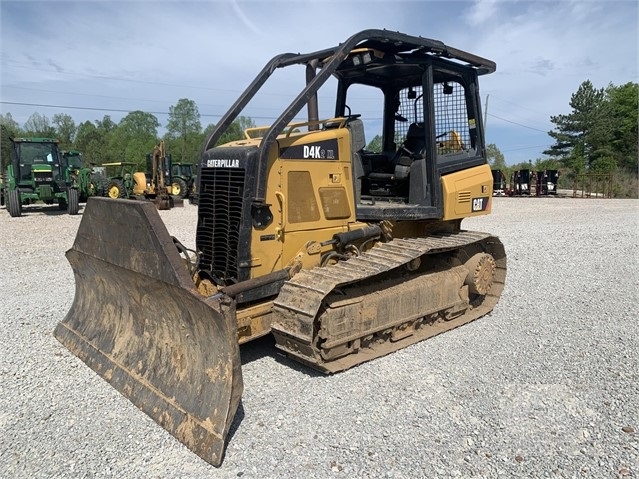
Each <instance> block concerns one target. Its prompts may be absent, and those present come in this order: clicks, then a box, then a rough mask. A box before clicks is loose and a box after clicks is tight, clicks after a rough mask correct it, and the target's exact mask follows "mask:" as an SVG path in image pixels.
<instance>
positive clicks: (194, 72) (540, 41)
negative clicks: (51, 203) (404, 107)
mask: <svg viewBox="0 0 639 479" xmlns="http://www.w3.org/2000/svg"><path fill="white" fill-rule="evenodd" d="M638 5H639V3H638V2H636V1H602V0H600V1H586V0H580V1H568V0H566V1H554V2H551V1H541V0H538V1H514V0H511V1H506V0H502V1H496V0H476V1H470V2H466V1H446V2H440V1H427V0H423V1H419V0H412V1H401V0H399V1H393V0H386V1H379V0H365V1H364V0H361V1H360V0H341V1H323V0H297V1H269V0H265V1H257V0H253V1H243V0H208V1H204V0H201V1H193V2H189V1H174V0H164V1H163V0H153V1H151V0H147V1H145V0H137V1H126V0H123V1H120V0H115V1H113V0H111V1H108V2H102V1H94V0H83V1H66V2H59V1H30V0H22V1H11V0H0V27H1V29H0V55H1V56H0V111H1V112H2V114H6V113H11V115H12V117H13V119H14V120H15V121H16V122H18V124H20V125H23V124H24V123H25V122H26V121H27V120H28V118H29V116H30V115H31V114H33V113H35V112H38V113H40V114H41V115H46V116H47V117H48V118H49V119H51V118H52V117H53V115H55V114H56V113H66V114H68V115H70V116H72V117H73V119H74V120H75V122H76V124H79V123H81V122H84V121H87V120H88V121H96V120H101V119H102V118H103V117H104V116H105V115H109V116H110V117H111V119H112V120H113V121H115V122H116V123H117V122H118V121H120V120H121V119H122V117H124V116H125V115H126V114H127V113H128V112H129V111H134V110H142V111H147V112H150V113H153V114H155V115H156V117H157V118H158V120H159V121H160V123H161V125H162V127H164V126H165V125H166V122H167V119H168V112H169V108H170V107H171V106H173V105H175V104H176V103H177V102H178V100H179V99H181V98H188V99H191V100H194V101H195V103H196V104H197V106H198V109H199V112H200V114H201V122H202V125H203V126H205V125H207V124H209V123H216V122H217V121H218V120H219V118H220V117H221V115H222V114H224V112H225V111H226V110H227V109H228V108H229V107H230V105H231V104H232V103H233V102H234V101H235V99H236V98H237V97H238V96H239V95H240V94H241V92H242V91H243V90H244V88H245V87H246V86H248V84H249V83H250V82H251V81H252V80H253V78H254V77H255V75H257V73H258V72H259V71H260V70H261V69H262V67H263V66H264V65H265V64H266V63H267V61H268V60H270V59H271V58H272V57H273V56H275V55H277V54H279V53H283V52H294V53H298V52H301V53H304V52H312V51H316V50H321V49H323V48H327V47H332V46H334V45H337V44H338V43H340V42H343V41H345V40H346V39H347V38H348V37H350V36H351V35H352V34H354V33H356V32H359V31H361V30H365V29H369V28H380V29H382V28H385V29H387V30H393V31H400V32H402V33H407V34H411V35H419V36H422V37H427V38H432V39H437V40H441V41H443V42H444V43H446V44H447V45H450V46H452V47H455V48H459V49H462V50H466V51H469V52H472V53H475V54H477V55H480V56H482V57H485V58H489V59H491V60H493V61H495V62H496V63H497V71H496V72H495V73H493V74H491V75H487V76H482V77H480V95H481V99H482V108H484V113H485V114H486V119H487V122H486V142H487V143H494V144H496V145H497V147H498V148H499V150H500V151H501V152H502V153H503V154H504V156H505V159H506V163H507V164H509V165H512V164H515V163H519V162H522V161H529V160H532V161H533V162H534V161H535V160H536V159H538V158H544V156H543V153H542V152H543V151H544V150H545V149H547V148H548V147H549V146H550V145H551V144H553V140H552V138H551V137H549V136H548V134H547V132H548V131H549V130H551V129H553V128H554V125H553V124H552V123H551V121H550V117H551V116H553V115H558V114H566V113H570V111H571V108H570V105H569V102H570V97H571V95H572V94H573V93H575V92H576V91H577V89H578V88H579V86H580V85H581V84H582V83H583V82H584V81H585V80H590V81H591V82H592V83H593V85H594V86H595V87H596V88H605V87H607V86H608V85H609V84H610V83H612V84H614V85H622V84H625V83H627V82H638V81H639V76H638V63H639V54H638V43H639V35H638V31H637V25H638V21H639V7H638ZM295 88H297V87H296V86H294V85H293V84H292V83H290V82H289V81H288V79H286V78H285V79H282V81H281V82H280V83H276V84H275V85H274V86H272V87H270V90H268V94H267V95H266V96H265V98H264V99H263V100H262V101H261V103H259V104H258V108H256V109H253V110H251V111H250V112H248V111H247V113H248V114H249V115H248V116H251V118H252V119H254V121H255V122H256V123H257V124H258V125H265V124H269V122H270V121H271V120H272V119H273V118H276V117H277V116H278V115H279V113H280V112H281V111H282V110H283V109H284V108H285V107H286V106H287V104H288V101H287V99H289V98H291V92H295V93H296V91H295ZM322 105H323V104H322V98H321V96H320V113H322V112H323V111H328V112H329V114H330V113H332V105H331V106H330V108H329V107H327V106H326V105H323V107H322ZM362 113H365V112H362ZM160 134H162V128H161V129H160ZM366 135H367V138H366V141H370V140H371V139H372V138H371V137H369V136H370V135H369V132H368V131H367V132H366Z"/></svg>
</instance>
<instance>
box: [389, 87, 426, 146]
mask: <svg viewBox="0 0 639 479" xmlns="http://www.w3.org/2000/svg"><path fill="white" fill-rule="evenodd" d="M423 121H424V99H423V95H422V87H421V86H416V87H413V88H410V89H409V88H404V89H403V90H401V91H400V92H399V107H398V109H397V115H396V117H395V143H396V144H397V145H400V144H401V143H402V142H403V141H404V140H405V139H406V133H407V132H408V127H409V126H410V124H411V123H421V122H423Z"/></svg>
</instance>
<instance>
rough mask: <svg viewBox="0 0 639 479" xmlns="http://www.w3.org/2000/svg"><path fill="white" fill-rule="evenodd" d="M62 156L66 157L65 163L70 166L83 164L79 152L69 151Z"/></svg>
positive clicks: (78, 166)
mask: <svg viewBox="0 0 639 479" xmlns="http://www.w3.org/2000/svg"><path fill="white" fill-rule="evenodd" d="M64 158H65V159H66V162H67V165H68V166H69V167H71V168H82V167H83V166H84V161H83V160H82V154H81V153H69V154H66V155H64Z"/></svg>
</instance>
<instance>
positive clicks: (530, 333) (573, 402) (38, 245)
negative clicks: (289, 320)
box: [0, 198, 639, 478]
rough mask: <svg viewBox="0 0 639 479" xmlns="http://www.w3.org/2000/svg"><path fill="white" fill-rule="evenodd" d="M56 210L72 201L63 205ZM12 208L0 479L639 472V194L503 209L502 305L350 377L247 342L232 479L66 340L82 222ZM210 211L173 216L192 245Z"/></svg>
mask: <svg viewBox="0 0 639 479" xmlns="http://www.w3.org/2000/svg"><path fill="white" fill-rule="evenodd" d="M54 208H55V207H54ZM24 213H25V214H24V216H23V217H21V218H10V217H9V214H8V213H7V211H6V210H5V209H3V210H0V231H1V233H0V235H1V238H2V241H1V242H0V244H1V249H0V261H1V263H2V267H1V271H2V276H1V278H2V288H1V290H0V298H1V304H0V331H1V332H2V350H1V352H0V393H1V394H0V477H2V478H37V477H47V478H48V477H66V478H81V477H117V478H156V477H157V478H159V477H166V478H187V477H188V478H195V477H212V478H231V477H233V478H237V477H243V478H263V477H278V478H280V477H285V478H311V477H318V478H332V477H344V478H353V477H356V478H359V477H362V478H364V477H365V478H379V477H396V478H416V477H424V478H433V477H464V478H466V477H489V478H492V477H504V478H515V477H517V478H518V477H530V478H540V477H566V478H572V477H577V478H581V477H584V478H615V477H623V476H628V477H639V440H638V439H639V326H638V319H637V318H638V317H639V308H638V306H637V304H638V300H639V298H638V291H639V273H638V266H639V261H638V259H639V256H638V255H639V248H638V247H639V215H638V213H639V202H637V201H636V200H601V199H559V198H547V199H545V198H541V199H540V198H496V199H495V201H494V206H493V214H492V215H490V216H488V217H483V218H474V219H472V220H468V221H466V222H465V223H464V226H465V227H466V228H468V229H476V230H482V231H489V232H491V233H494V234H496V235H498V236H499V237H500V238H501V240H502V241H503V243H504V244H505V246H506V251H507V254H508V268H509V270H508V278H507V281H506V288H505V291H504V294H503V296H502V299H501V302H500V303H499V304H498V305H497V307H496V309H495V310H494V311H493V313H492V314H491V315H489V316H487V317H484V318H482V319H480V320H478V321H475V322H474V323H471V324H469V325H467V326H464V327H462V328H460V329H457V330H454V331H451V332H448V333H445V334H443V335H440V336H437V337H435V338H434V339H431V340H428V341H426V342H423V343H420V344H418V345H415V346H412V347H409V348H407V349H404V350H402V351H400V352H397V353H395V354H392V355H390V356H387V357H384V358H381V359H377V360H375V361H373V362H370V363H366V364H363V365H361V366H359V367H356V368H354V369H351V370H349V371H346V372H344V373H340V374H337V375H334V376H322V375H318V374H316V373H314V372H313V371H311V370H308V369H306V368H304V367H302V366H299V365H297V364H296V363H293V362H291V361H289V360H288V359H286V358H283V357H280V356H279V355H278V354H277V353H276V351H275V349H274V346H273V341H272V340H271V339H270V338H264V339H262V340H258V341H256V342H253V343H249V344H247V345H245V346H243V347H242V349H241V353H242V362H243V374H244V382H245V388H244V389H245V392H244V395H243V400H242V405H241V407H240V410H239V412H238V415H237V417H236V418H235V423H234V425H233V427H232V430H231V436H230V441H229V444H228V447H227V452H226V458H225V460H224V463H223V465H222V467H221V468H219V469H216V468H214V467H212V466H210V465H208V464H207V463H205V462H204V461H202V460H201V459H200V458H199V457H197V456H196V455H195V454H193V453H191V452H190V451H189V450H187V449H186V448H185V447H184V446H182V445H181V444H180V443H179V442H177V441H176V440H175V439H173V437H172V436H170V435H169V434H168V433H167V432H166V431H164V430H163V429H162V428H160V427H159V426H157V425H156V424H155V423H154V422H153V421H152V420H151V419H150V418H148V417H147V416H146V415H145V414H143V413H142V412H140V411H139V410H137V409H136V408H135V406H133V405H132V404H131V403H130V402H129V401H127V400H126V399H125V398H124V397H123V396H121V395H120V394H119V393H118V392H117V391H115V390H114V389H112V388H111V387H110V386H109V385H108V384H107V383H106V382H104V381H103V380H102V379H101V378H99V377H98V376H97V375H96V374H94V373H93V371H91V370H90V369H89V368H88V367H86V366H85V365H84V363H82V362H81V361H80V360H78V359H77V358H76V357H75V356H73V355H71V353H69V352H68V351H67V350H66V349H65V348H64V347H63V346H61V345H60V344H59V343H58V342H57V341H56V340H55V339H54V337H53V335H52V331H53V329H54V327H55V325H56V324H57V323H58V322H59V321H60V320H61V319H62V318H63V317H64V315H65V314H66V312H67V310H68V309H69V307H70V305H71V302H72V299H73V294H74V286H73V274H72V272H71V268H70V267H69V265H68V263H67V261H66V258H65V256H64V252H65V250H67V249H68V248H69V247H70V246H71V244H72V243H73V239H74V236H75V232H76V230H77V227H78V225H79V223H80V220H81V218H82V215H81V214H80V215H78V216H69V215H66V214H61V213H60V212H59V211H57V210H55V209H44V208H33V207H27V208H25V209H24ZM196 213H197V210H196V207H195V206H192V205H189V204H186V205H185V207H184V208H175V209H173V210H170V211H163V212H161V215H162V217H163V219H164V221H165V222H166V224H167V227H168V229H169V231H170V233H171V234H173V235H175V236H178V237H179V238H180V239H181V240H183V242H184V243H185V244H186V245H187V246H193V245H194V241H195V239H194V237H195V221H196Z"/></svg>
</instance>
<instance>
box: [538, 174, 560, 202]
mask: <svg viewBox="0 0 639 479" xmlns="http://www.w3.org/2000/svg"><path fill="white" fill-rule="evenodd" d="M558 183H559V170H543V171H538V172H537V188H536V193H537V196H542V195H543V196H546V195H556V194H557V184H558Z"/></svg>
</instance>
